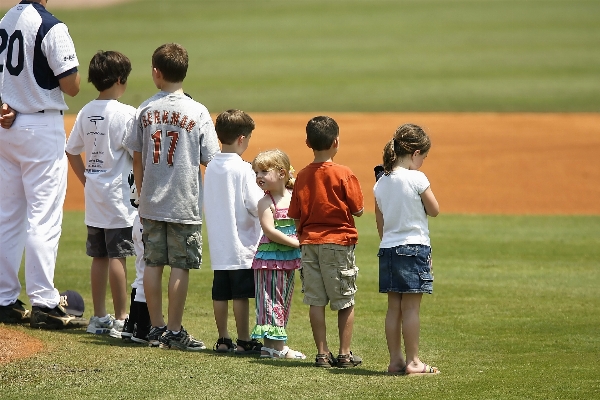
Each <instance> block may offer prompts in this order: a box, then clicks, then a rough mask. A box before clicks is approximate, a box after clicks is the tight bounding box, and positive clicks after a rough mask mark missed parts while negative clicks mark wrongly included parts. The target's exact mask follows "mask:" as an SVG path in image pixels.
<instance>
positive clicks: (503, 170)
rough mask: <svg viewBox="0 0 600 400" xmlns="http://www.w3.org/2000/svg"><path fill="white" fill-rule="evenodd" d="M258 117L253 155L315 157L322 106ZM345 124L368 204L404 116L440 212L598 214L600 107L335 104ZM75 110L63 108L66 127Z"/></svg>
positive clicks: (369, 207)
mask: <svg viewBox="0 0 600 400" xmlns="http://www.w3.org/2000/svg"><path fill="white" fill-rule="evenodd" d="M251 115H252V117H253V118H254V120H255V121H256V126H257V128H256V130H255V132H254V134H253V135H252V140H251V141H250V147H249V148H248V150H247V152H246V153H245V154H244V158H245V159H246V160H249V161H251V160H252V158H253V157H254V156H255V155H256V154H257V153H258V152H259V151H261V150H266V149H271V148H276V147H277V148H280V149H281V150H283V151H285V152H286V153H287V154H288V155H289V156H290V158H291V160H292V163H293V165H294V167H295V168H296V170H300V169H301V168H302V167H304V166H305V165H306V164H308V163H310V162H311V161H312V152H311V151H310V149H309V148H307V147H306V145H305V143H304V140H305V131H304V128H305V126H306V122H307V121H308V120H309V119H310V118H312V117H313V116H315V115H318V114H314V113H311V114H305V113H293V114H285V113H282V114H266V113H251ZM327 115H330V116H331V117H333V118H335V119H336V121H337V122H338V124H339V125H340V142H341V147H340V151H339V153H338V155H337V156H336V158H335V161H336V162H338V163H341V164H345V165H348V166H349V167H350V168H352V170H353V171H354V173H355V174H356V175H357V176H358V178H359V180H360V182H361V185H362V189H363V192H364V195H365V209H366V211H369V212H372V211H373V210H374V205H373V196H372V192H371V190H372V187H373V184H374V182H375V179H374V174H373V167H374V166H375V165H376V164H378V163H380V162H381V153H382V149H383V146H384V145H385V143H386V142H387V141H388V140H389V139H390V138H391V137H392V135H393V133H394V131H395V129H396V128H397V127H398V126H399V125H401V124H403V123H406V122H412V123H415V124H418V125H421V126H422V127H424V128H425V130H426V131H427V132H428V133H429V135H430V136H431V140H432V149H431V151H430V155H429V157H428V158H427V160H426V161H425V164H424V165H423V168H422V171H423V172H425V173H426V174H427V176H428V178H429V180H430V181H431V188H432V190H433V192H434V193H435V195H436V197H437V198H438V201H439V203H440V208H441V212H442V213H468V214H600V185H599V184H598V182H600V156H599V155H600V114H497V113H476V114H474V113H464V114H462V113H461V114H448V113H439V114H435V113H433V114H432V113H414V114H401V113H377V114H355V113H327ZM73 119H74V117H73V116H67V117H66V118H65V125H66V129H67V132H70V130H71V126H72V124H73ZM83 205H84V202H83V188H82V186H81V184H80V183H79V181H77V178H76V177H75V176H74V175H73V174H70V175H69V187H68V194H67V201H66V204H65V209H68V210H82V209H83Z"/></svg>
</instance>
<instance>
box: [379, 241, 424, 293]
mask: <svg viewBox="0 0 600 400" xmlns="http://www.w3.org/2000/svg"><path fill="white" fill-rule="evenodd" d="M377 257H379V292H380V293H388V292H396V293H429V294H431V293H432V292H433V273H432V271H431V247H429V246H425V245H421V244H410V245H403V246H397V247H392V248H388V249H379V252H378V253H377Z"/></svg>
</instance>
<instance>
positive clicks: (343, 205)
mask: <svg viewBox="0 0 600 400" xmlns="http://www.w3.org/2000/svg"><path fill="white" fill-rule="evenodd" d="M362 209H363V195H362V191H361V188H360V184H359V182H358V179H357V178H356V176H354V174H353V173H352V171H351V170H350V168H348V167H346V166H343V165H340V164H336V163H333V162H323V163H311V164H309V165H307V166H306V167H305V168H303V169H302V170H301V171H300V172H299V173H298V176H297V178H296V183H295V185H294V192H293V194H292V200H291V202H290V208H289V211H288V215H289V216H290V217H291V218H294V219H297V220H299V223H298V225H297V226H298V238H299V240H300V243H301V244H322V243H335V244H340V245H351V244H355V243H356V242H357V240H358V232H357V230H356V227H355V224H354V217H353V215H352V214H356V213H357V212H359V211H360V210H362Z"/></svg>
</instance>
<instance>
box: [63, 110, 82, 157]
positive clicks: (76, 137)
mask: <svg viewBox="0 0 600 400" xmlns="http://www.w3.org/2000/svg"><path fill="white" fill-rule="evenodd" d="M84 147H85V143H84V142H83V137H82V135H81V122H80V115H79V114H78V115H77V118H76V119H75V123H74V124H73V129H72V130H71V133H70V134H69V139H68V140H67V147H66V148H65V151H66V152H67V153H69V154H81V153H82V152H83V149H84Z"/></svg>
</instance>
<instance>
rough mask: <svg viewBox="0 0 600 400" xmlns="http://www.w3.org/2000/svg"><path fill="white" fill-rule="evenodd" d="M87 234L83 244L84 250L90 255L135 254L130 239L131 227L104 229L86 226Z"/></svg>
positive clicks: (124, 255) (109, 256)
mask: <svg viewBox="0 0 600 400" xmlns="http://www.w3.org/2000/svg"><path fill="white" fill-rule="evenodd" d="M87 231H88V235H87V242H86V244H85V247H86V252H85V254H87V255H88V256H90V257H98V258H105V257H108V258H125V257H131V256H135V249H134V248H133V240H132V239H131V232H132V227H131V226H130V227H127V228H117V229H104V228H95V227H93V226H88V227H87Z"/></svg>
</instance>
